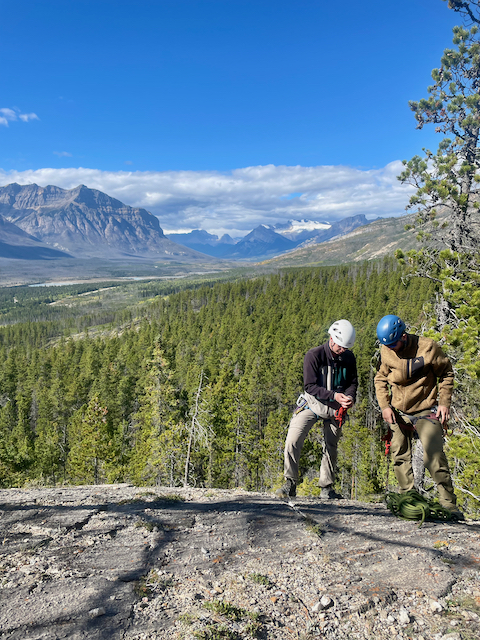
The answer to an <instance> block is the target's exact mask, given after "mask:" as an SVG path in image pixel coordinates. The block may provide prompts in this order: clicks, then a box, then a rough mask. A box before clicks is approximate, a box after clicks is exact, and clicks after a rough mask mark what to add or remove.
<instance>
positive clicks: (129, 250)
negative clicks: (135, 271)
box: [0, 184, 209, 262]
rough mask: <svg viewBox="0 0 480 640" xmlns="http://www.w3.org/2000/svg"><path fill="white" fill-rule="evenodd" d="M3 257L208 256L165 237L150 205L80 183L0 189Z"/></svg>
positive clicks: (0, 250)
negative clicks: (138, 205)
mask: <svg viewBox="0 0 480 640" xmlns="http://www.w3.org/2000/svg"><path fill="white" fill-rule="evenodd" d="M0 257H6V258H21V259H26V260H33V259H52V258H65V257H76V258H91V257H96V258H104V259H111V258H148V259H152V258H153V259H162V260H176V261H179V262H191V261H196V260H199V259H201V260H203V261H205V260H207V261H208V260H209V258H207V257H206V256H205V255H200V254H198V253H196V252H194V251H192V250H191V249H189V248H187V247H184V246H182V245H179V244H176V243H175V242H173V241H172V240H169V239H168V238H166V237H165V235H164V233H163V231H162V229H161V227H160V223H159V221H158V218H157V217H156V216H154V215H153V214H151V213H149V212H148V211H146V210H145V209H137V208H134V207H129V206H128V205H125V204H123V203H122V202H120V201H119V200H116V199H115V198H111V197H110V196H108V195H106V194H105V193H102V192H101V191H97V190H96V189H89V188H88V187H85V186H84V185H80V186H78V187H76V188H75V189H70V190H67V189H60V188H59V187H55V186H47V187H39V186H37V185H36V184H30V185H26V186H20V185H18V184H10V185H7V186H6V187H0Z"/></svg>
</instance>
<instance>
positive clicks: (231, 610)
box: [203, 600, 248, 621]
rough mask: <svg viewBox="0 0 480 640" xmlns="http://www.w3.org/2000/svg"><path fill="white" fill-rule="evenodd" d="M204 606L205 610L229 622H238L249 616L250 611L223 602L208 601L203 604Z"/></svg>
mask: <svg viewBox="0 0 480 640" xmlns="http://www.w3.org/2000/svg"><path fill="white" fill-rule="evenodd" d="M203 606H204V608H205V609H208V610H209V611H213V612H214V613H218V614H219V615H221V616H224V617H225V618H228V619H229V620H234V621H238V620H242V619H243V618H245V617H246V616H248V611H246V610H245V609H241V608H239V607H235V606H234V605H233V604H230V602H223V600H208V601H207V602H204V603H203Z"/></svg>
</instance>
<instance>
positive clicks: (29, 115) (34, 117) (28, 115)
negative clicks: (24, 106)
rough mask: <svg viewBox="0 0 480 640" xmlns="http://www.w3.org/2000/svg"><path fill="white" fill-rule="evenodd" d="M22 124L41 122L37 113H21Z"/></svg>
mask: <svg viewBox="0 0 480 640" xmlns="http://www.w3.org/2000/svg"><path fill="white" fill-rule="evenodd" d="M18 117H19V118H20V120H22V122H29V121H30V120H40V118H39V117H38V116H37V114H36V113H20V114H19V115H18Z"/></svg>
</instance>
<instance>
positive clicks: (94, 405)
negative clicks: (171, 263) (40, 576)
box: [0, 258, 473, 499]
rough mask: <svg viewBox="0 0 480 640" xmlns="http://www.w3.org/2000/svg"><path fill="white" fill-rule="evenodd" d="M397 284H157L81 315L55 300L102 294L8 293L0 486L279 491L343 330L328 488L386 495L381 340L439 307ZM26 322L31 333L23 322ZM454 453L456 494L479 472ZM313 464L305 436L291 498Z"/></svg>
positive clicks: (359, 279)
mask: <svg viewBox="0 0 480 640" xmlns="http://www.w3.org/2000/svg"><path fill="white" fill-rule="evenodd" d="M404 276H405V273H404V268H403V267H402V266H401V265H399V263H398V262H397V261H396V260H394V259H393V258H392V259H385V260H384V261H383V262H377V263H372V262H370V263H364V264H357V265H348V266H337V267H323V268H300V269H287V270H284V271H278V272H276V273H271V274H266V275H259V276H256V277H252V276H250V277H248V278H239V277H237V278H235V279H233V280H232V281H214V280H210V281H204V282H196V283H194V282H192V283H190V284H189V283H183V284H182V285H178V284H177V285H175V286H174V285H172V283H169V284H168V283H160V282H154V281H153V282H150V283H145V284H141V285H140V284H136V285H134V286H133V287H132V286H130V287H128V286H125V287H121V288H120V289H121V290H120V292H118V290H117V293H116V299H123V300H130V302H131V304H130V305H129V306H121V307H120V308H119V307H118V305H117V306H115V304H113V303H112V302H111V300H110V302H109V297H108V296H110V295H111V290H110V289H111V287H112V286H113V285H112V284H111V283H110V284H109V283H106V284H103V285H102V288H103V289H104V290H105V291H106V293H105V292H104V297H103V298H101V299H100V300H102V301H101V302H99V301H98V298H97V300H96V301H93V300H92V298H90V302H89V303H88V304H86V306H85V307H82V306H78V305H77V306H75V305H72V304H66V303H65V302H66V301H65V298H66V299H67V300H68V299H70V298H72V297H73V299H75V300H76V301H77V302H78V300H80V299H81V298H82V294H83V296H85V293H88V292H92V290H93V289H95V288H96V287H97V286H98V285H94V286H92V285H89V287H87V288H86V289H85V286H84V287H83V288H80V287H77V288H75V287H70V288H68V289H67V290H65V289H64V288H63V287H50V288H45V289H40V288H38V289H31V288H27V287H22V288H15V289H14V290H11V289H2V295H1V299H0V300H1V304H2V315H1V318H2V326H1V327H0V351H1V357H0V393H1V396H0V405H1V406H0V431H1V434H0V482H1V485H2V486H3V487H11V486H24V485H30V486H32V485H35V484H49V485H55V484H61V483H72V484H82V483H83V484H91V483H104V482H132V483H134V484H137V485H142V486H144V485H155V484H156V485H168V486H180V485H191V486H199V487H221V488H234V487H244V488H246V489H250V490H260V491H263V490H272V489H275V488H276V487H277V486H279V484H280V483H281V482H282V479H283V478H282V470H283V445H284V439H285V435H286V430H287V427H288V422H289V419H290V416H291V413H292V410H293V408H294V406H295V401H296V398H297V396H298V394H299V393H300V392H301V391H302V363H303V357H304V354H305V352H306V351H307V350H308V349H310V348H311V347H313V346H316V345H318V344H321V343H322V342H325V341H326V339H327V338H328V334H327V330H328V327H329V326H330V324H331V323H332V322H333V321H335V320H337V319H339V318H347V319H349V320H350V321H351V322H352V323H353V324H354V326H355V327H356V329H357V341H356V344H355V347H354V349H353V351H354V353H355V355H356V358H357V364H358V371H359V379H360V387H359V395H358V398H357V403H356V406H355V409H354V410H353V411H351V412H350V416H349V420H348V422H347V424H346V425H345V426H344V433H343V437H342V439H341V441H340V449H339V454H340V455H339V476H338V489H339V490H341V491H342V493H343V494H344V495H348V496H351V497H352V498H355V499H369V498H372V497H373V496H379V495H381V494H382V493H383V491H384V490H385V488H386V486H387V484H388V483H389V484H390V485H393V484H394V474H393V471H392V470H391V468H390V469H389V464H388V458H386V457H385V452H384V443H383V442H382V435H383V433H384V432H383V425H382V421H381V416H380V412H379V411H378V408H377V406H376V402H375V398H374V393H373V375H374V373H375V367H376V357H377V346H376V335H375V327H376V324H377V322H378V320H379V319H380V318H381V317H382V316H383V315H385V314H387V313H396V314H398V315H400V316H402V317H403V318H404V319H405V321H406V322H407V323H408V326H409V327H411V328H413V329H415V330H421V329H422V325H425V323H426V320H427V318H426V316H425V308H426V306H425V305H426V303H428V301H429V300H431V299H432V297H433V295H434V289H433V284H432V283H431V282H430V281H429V280H428V279H425V278H407V279H406V278H405V277H404ZM132 290H134V291H135V295H132ZM87 297H88V296H87ZM14 298H15V302H14V303H13V302H12V300H13V299H14ZM62 300H63V303H64V304H61V303H62ZM132 300H133V302H132ZM82 304H84V303H82ZM52 305H53V306H52ZM92 308H93V309H96V311H95V312H94V311H93V310H92ZM52 309H56V312H55V313H56V315H52V313H53V311H52ZM32 313H33V314H34V315H36V317H37V318H38V319H37V321H35V322H33V321H31V320H29V321H25V317H28V316H29V315H30V314H32ZM42 318H43V319H42ZM458 437H460V435H459V436H458ZM455 438H456V436H455V434H454V435H453V436H450V440H455ZM460 444H461V443H460ZM462 446H463V445H462ZM462 446H460V445H459V446H458V447H457V449H455V446H454V447H453V448H452V447H451V448H450V453H449V456H450V459H451V464H452V467H453V468H454V469H455V470H456V473H457V481H458V482H462V478H463V477H464V476H465V477H467V478H468V477H470V476H471V474H472V473H473V469H472V468H471V466H469V465H467V466H465V464H464V463H463V458H462V460H461V461H458V460H457V457H458V456H460V455H461V453H462ZM321 456H322V441H321V438H320V430H319V429H315V430H314V431H312V433H311V435H310V437H309V439H308V440H307V442H306V445H305V447H304V449H303V454H302V460H301V473H302V484H301V485H300V487H299V492H300V493H303V494H304V495H305V494H306V495H316V494H318V492H319V488H318V486H317V480H316V479H317V478H318V470H319V467H320V463H321ZM469 474H470V476H469Z"/></svg>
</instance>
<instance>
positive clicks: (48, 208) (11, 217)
mask: <svg viewBox="0 0 480 640" xmlns="http://www.w3.org/2000/svg"><path fill="white" fill-rule="evenodd" d="M390 220H391V219H390ZM392 224H393V223H392V222H388V221H385V222H384V226H385V225H386V226H385V230H388V231H387V238H388V240H389V242H387V241H386V240H387V238H386V239H385V241H383V246H382V248H381V249H378V251H379V254H382V253H383V252H384V249H383V248H387V249H388V248H389V247H390V248H391V247H392V246H393V245H392V242H393V238H392V233H394V235H395V234H397V235H398V234H399V233H400V228H399V229H397V228H396V227H395V232H394V230H393V227H392ZM400 224H401V226H402V227H403V224H404V222H403V221H402V222H401V223H400ZM378 225H382V221H377V222H375V223H373V222H369V221H368V220H367V219H366V217H365V216H364V215H357V216H352V217H350V218H344V219H343V220H340V221H338V222H333V223H330V222H325V221H312V220H292V221H289V222H287V223H281V224H276V225H264V224H262V225H259V226H258V227H256V228H255V229H253V230H252V231H251V232H250V233H248V234H247V235H246V236H245V237H244V238H232V237H230V236H229V235H224V236H222V237H221V238H219V237H218V236H216V235H214V234H211V233H208V232H207V231H204V230H195V231H192V232H190V233H187V234H174V233H171V234H169V235H168V236H165V234H164V232H163V230H162V228H161V226H160V223H159V220H158V218H157V217H156V216H154V215H153V214H151V213H149V212H148V211H146V210H145V209H139V208H135V207H130V206H128V205H126V204H123V203H122V202H120V201H119V200H116V199H115V198H111V197H110V196H108V195H106V194H105V193H102V192H101V191H98V190H96V189H89V188H88V187H86V186H84V185H80V186H78V187H76V188H75V189H69V190H68V189H61V188H59V187H55V186H47V187H39V186H37V185H35V184H30V185H26V186H21V185H18V184H10V185H7V186H5V187H0V258H7V259H10V258H15V259H23V260H55V259H67V260H70V259H75V258H79V259H90V258H95V259H101V260H120V261H121V262H124V263H126V262H131V261H132V260H133V261H135V260H137V261H138V260H143V261H150V262H151V261H152V260H153V261H162V262H164V263H166V262H170V263H172V264H175V263H178V264H189V263H195V264H196V263H199V262H203V263H208V264H217V265H218V264H219V263H218V260H219V259H220V260H222V261H238V260H243V261H249V262H259V261H265V260H268V259H271V258H274V257H275V256H281V257H280V258H279V261H280V262H282V261H283V262H284V263H285V264H299V263H309V262H316V263H321V262H325V260H324V258H322V257H321V256H326V255H327V253H328V252H329V250H330V247H331V246H332V245H331V243H332V239H334V238H340V239H341V238H349V237H353V236H352V232H353V233H354V234H355V233H356V232H357V231H358V230H368V229H372V232H374V229H377V230H378V229H380V227H379V226H378ZM397 226H398V225H397ZM375 233H376V232H374V235H375ZM379 233H381V231H379ZM400 235H402V234H401V233H400ZM367 236H368V234H367ZM367 236H364V235H362V234H361V235H360V236H359V237H361V238H362V240H361V241H362V242H363V239H366V238H367ZM353 244H355V246H356V242H354V243H353ZM327 245H328V248H327ZM356 251H358V253H357V255H358V256H362V255H364V249H363V248H362V247H357V249H356ZM314 256H315V257H314ZM364 257H365V258H368V257H370V256H368V255H366V254H365V256H364ZM350 259H352V258H350ZM353 259H358V258H357V257H356V256H355V257H354V258H353ZM333 261H335V262H338V261H339V262H342V261H348V257H347V254H345V253H342V252H340V259H339V260H338V259H337V257H335V258H334V259H333ZM225 264H226V263H224V266H225Z"/></svg>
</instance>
